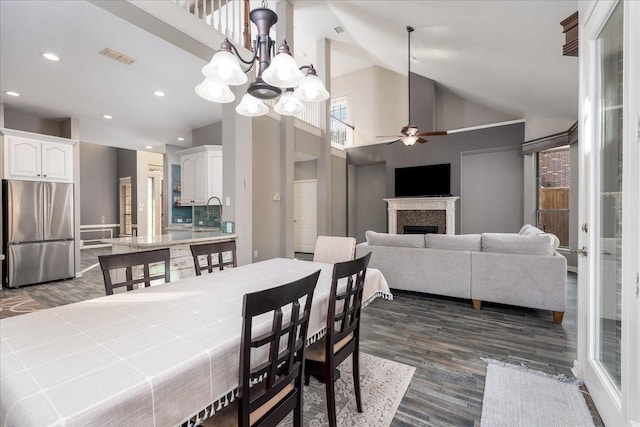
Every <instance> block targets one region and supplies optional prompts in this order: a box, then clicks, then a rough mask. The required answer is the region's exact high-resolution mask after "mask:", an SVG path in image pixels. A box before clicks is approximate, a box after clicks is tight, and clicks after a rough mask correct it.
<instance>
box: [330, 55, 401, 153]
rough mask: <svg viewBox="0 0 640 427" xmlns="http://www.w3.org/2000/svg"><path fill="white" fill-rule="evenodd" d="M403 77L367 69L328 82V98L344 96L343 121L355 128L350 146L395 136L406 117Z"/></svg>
mask: <svg viewBox="0 0 640 427" xmlns="http://www.w3.org/2000/svg"><path fill="white" fill-rule="evenodd" d="M406 88H407V77H406V76H403V75H401V74H397V73H394V72H393V71H389V70H387V69H384V68H381V67H370V68H366V69H364V70H360V71H357V72H354V73H350V74H346V75H344V76H340V77H336V78H334V79H332V80H331V97H332V98H339V97H342V96H346V97H347V122H348V123H350V124H353V125H354V126H355V130H354V133H353V143H354V145H362V144H370V143H373V142H375V141H376V136H378V135H396V134H397V133H398V131H399V130H400V128H401V127H402V126H404V125H405V124H406V123H407V121H408V120H409V118H408V108H409V104H408V99H407V90H406Z"/></svg>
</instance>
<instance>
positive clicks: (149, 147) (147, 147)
mask: <svg viewBox="0 0 640 427" xmlns="http://www.w3.org/2000/svg"><path fill="white" fill-rule="evenodd" d="M144 148H146V149H147V150H151V149H152V148H153V147H152V146H150V145H145V147H144Z"/></svg>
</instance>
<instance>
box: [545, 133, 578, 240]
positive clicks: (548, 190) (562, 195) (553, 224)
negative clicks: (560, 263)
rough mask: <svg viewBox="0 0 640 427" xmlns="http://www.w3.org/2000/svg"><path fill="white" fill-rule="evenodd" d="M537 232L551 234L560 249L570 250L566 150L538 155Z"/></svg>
mask: <svg viewBox="0 0 640 427" xmlns="http://www.w3.org/2000/svg"><path fill="white" fill-rule="evenodd" d="M537 160H538V228H540V229H541V230H544V231H546V232H547V233H553V234H555V235H556V236H558V238H559V239H560V246H564V247H568V246H569V188H570V183H571V168H570V159H569V146H568V145H566V146H563V147H558V148H552V149H549V150H544V151H539V152H538V153H537Z"/></svg>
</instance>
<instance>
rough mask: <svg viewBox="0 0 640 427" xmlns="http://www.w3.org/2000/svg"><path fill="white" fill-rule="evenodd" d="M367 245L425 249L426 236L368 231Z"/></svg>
mask: <svg viewBox="0 0 640 427" xmlns="http://www.w3.org/2000/svg"><path fill="white" fill-rule="evenodd" d="M365 237H366V238H367V243H369V244H370V245H374V246H402V247H406V248H424V234H388V233H376V232H375V231H371V230H367V232H366V233H365Z"/></svg>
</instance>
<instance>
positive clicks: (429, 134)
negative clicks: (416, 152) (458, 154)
mask: <svg viewBox="0 0 640 427" xmlns="http://www.w3.org/2000/svg"><path fill="white" fill-rule="evenodd" d="M444 135H448V133H447V131H446V130H443V131H436V132H420V133H418V134H416V136H444Z"/></svg>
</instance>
